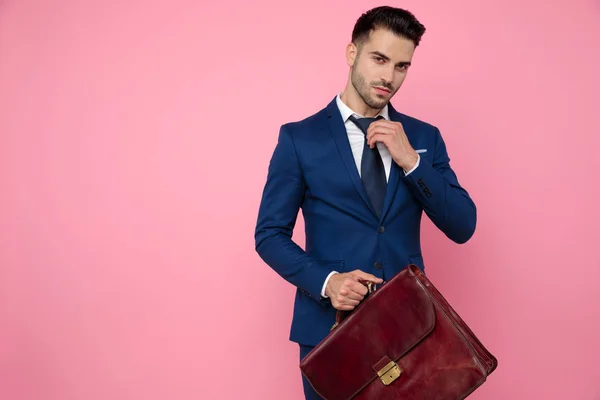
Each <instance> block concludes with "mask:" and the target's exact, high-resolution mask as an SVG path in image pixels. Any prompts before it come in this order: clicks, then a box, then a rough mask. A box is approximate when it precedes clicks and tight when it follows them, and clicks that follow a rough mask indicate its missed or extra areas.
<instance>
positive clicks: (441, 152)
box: [255, 98, 476, 346]
mask: <svg viewBox="0 0 600 400" xmlns="http://www.w3.org/2000/svg"><path fill="white" fill-rule="evenodd" d="M389 117H390V119H391V120H392V121H399V122H401V123H402V126H403V127H404V130H405V132H406V135H407V137H408V140H409V142H410V144H411V145H412V147H413V148H414V149H426V151H425V152H421V153H420V157H421V160H420V163H419V166H418V167H417V168H416V169H415V170H414V171H413V172H411V173H410V174H409V175H408V176H405V174H404V171H403V170H402V169H401V168H400V167H399V166H398V165H397V164H396V163H395V162H394V161H392V168H391V171H390V177H389V180H388V186H387V194H386V197H385V202H384V206H383V213H382V215H381V218H379V217H377V214H376V213H375V211H374V209H373V207H372V206H371V205H370V203H369V200H368V197H367V195H366V192H365V190H364V188H363V185H362V182H361V179H360V176H359V174H358V169H357V167H356V163H355V161H354V158H353V155H352V150H351V148H350V143H349V141H348V136H347V133H346V128H345V126H344V121H343V120H342V116H341V114H340V112H339V109H338V107H337V104H336V101H335V98H334V99H333V100H332V101H331V102H330V103H329V105H327V106H326V107H325V108H323V109H322V110H320V111H319V112H317V113H315V114H314V115H312V116H310V117H308V118H306V119H304V120H302V121H298V122H291V123H287V124H284V125H282V126H281V129H280V132H279V137H278V142H277V145H276V147H275V150H274V152H273V155H272V158H271V161H270V164H269V168H268V174H267V179H266V184H265V187H264V190H263V194H262V200H261V203H260V208H259V211H258V220H257V224H256V230H255V244H256V251H257V252H258V254H259V255H260V257H261V258H262V260H264V262H265V263H266V264H268V265H269V266H270V267H271V268H273V270H275V271H276V272H277V273H278V274H279V275H280V276H281V277H283V278H284V279H285V280H286V281H287V282H289V283H291V284H293V285H294V286H295V287H296V288H297V290H296V297H295V303H294V313H293V319H292V325H291V331H290V337H289V339H290V340H291V341H294V342H297V343H300V344H304V345H312V346H314V345H316V344H318V343H319V342H320V341H321V340H322V339H323V338H324V337H325V336H326V335H327V334H328V333H329V330H330V328H331V326H332V325H333V323H334V322H335V314H336V309H335V308H334V307H333V306H332V304H331V301H330V300H329V299H325V298H323V297H321V288H322V286H323V283H324V281H325V279H326V278H327V275H328V274H329V273H330V272H331V271H333V270H336V271H338V272H348V271H352V270H355V269H360V270H363V271H365V272H368V273H371V274H373V275H375V276H378V277H380V278H382V279H384V280H387V279H390V278H391V277H392V276H394V275H395V274H396V273H398V272H399V271H400V270H401V269H403V268H405V267H406V266H407V265H408V264H409V263H412V264H415V265H417V266H419V267H420V268H421V269H423V270H425V265H424V261H423V256H422V253H421V244H420V226H421V216H422V214H423V211H424V212H425V214H426V215H427V216H428V217H429V218H430V219H431V221H432V222H433V223H434V224H435V226H437V227H438V228H439V229H440V230H441V231H442V232H444V234H445V235H446V236H447V237H448V238H450V239H451V240H453V241H454V242H456V243H464V242H466V241H467V240H469V238H470V237H471V236H472V235H473V233H474V231H475V225H476V207H475V204H474V202H473V201H472V199H471V198H470V196H469V194H468V193H467V191H466V190H465V189H464V188H462V187H461V186H460V185H459V183H458V179H457V177H456V175H455V173H454V171H453V170H452V168H451V167H450V164H449V161H450V159H449V157H448V153H447V151H446V146H445V144H444V141H443V140H442V137H441V135H440V131H439V130H438V128H436V127H435V126H433V125H430V124H428V123H425V122H423V121H420V120H418V119H415V118H412V117H409V116H407V115H404V114H402V113H399V112H398V111H396V110H395V109H394V108H393V106H392V105H391V104H389ZM300 210H302V215H303V218H304V225H305V236H306V245H305V249H302V248H301V247H300V246H299V245H298V244H296V243H295V242H294V241H293V240H292V232H293V229H294V226H295V224H296V219H297V216H298V212H299V211H300Z"/></svg>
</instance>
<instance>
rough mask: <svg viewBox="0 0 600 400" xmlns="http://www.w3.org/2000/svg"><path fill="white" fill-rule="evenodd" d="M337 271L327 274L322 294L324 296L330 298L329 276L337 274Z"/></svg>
mask: <svg viewBox="0 0 600 400" xmlns="http://www.w3.org/2000/svg"><path fill="white" fill-rule="evenodd" d="M337 273H338V272H337V271H331V272H330V273H329V275H327V278H325V282H324V283H323V288H322V289H321V296H322V297H324V298H328V297H329V296H328V295H327V283H328V282H329V278H331V276H332V275H334V274H337Z"/></svg>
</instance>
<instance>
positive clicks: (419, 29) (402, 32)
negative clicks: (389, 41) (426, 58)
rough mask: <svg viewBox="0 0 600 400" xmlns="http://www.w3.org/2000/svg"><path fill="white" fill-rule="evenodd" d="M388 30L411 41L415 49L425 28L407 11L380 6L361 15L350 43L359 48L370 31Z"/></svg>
mask: <svg viewBox="0 0 600 400" xmlns="http://www.w3.org/2000/svg"><path fill="white" fill-rule="evenodd" d="M377 28H384V29H389V30H390V31H392V32H393V33H394V34H395V35H398V36H401V37H405V38H407V39H409V40H412V41H413V43H414V44H415V47H417V46H418V45H419V43H420V42H421V37H422V36H423V34H424V33H425V26H423V24H421V23H420V22H419V21H418V20H417V18H416V17H415V16H414V15H413V14H412V13H411V12H409V11H407V10H404V9H402V8H395V7H390V6H381V7H376V8H373V9H371V10H369V11H367V12H365V13H364V14H362V15H361V16H360V17H359V18H358V20H357V21H356V24H355V25H354V29H353V30H352V42H353V43H354V44H355V45H357V46H358V47H360V45H362V43H364V41H365V40H367V39H368V37H369V35H370V33H371V31H372V30H375V29H377Z"/></svg>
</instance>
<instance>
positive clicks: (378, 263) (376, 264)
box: [375, 261, 383, 269]
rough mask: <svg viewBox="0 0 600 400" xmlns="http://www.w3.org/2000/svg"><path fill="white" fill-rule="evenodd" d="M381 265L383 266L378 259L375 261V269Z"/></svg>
mask: <svg viewBox="0 0 600 400" xmlns="http://www.w3.org/2000/svg"><path fill="white" fill-rule="evenodd" d="M381 267H383V265H381V263H380V262H379V261H377V262H376V263H375V269H381Z"/></svg>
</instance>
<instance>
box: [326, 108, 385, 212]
mask: <svg viewBox="0 0 600 400" xmlns="http://www.w3.org/2000/svg"><path fill="white" fill-rule="evenodd" d="M327 122H328V124H329V130H330V132H331V135H332V136H333V140H334V141H335V144H336V146H337V148H338V151H339V152H340V156H341V157H342V161H344V166H345V167H346V171H347V172H348V174H349V175H350V179H351V180H352V183H353V184H354V187H355V188H356V191H357V192H358V194H359V195H360V197H361V198H362V199H363V201H364V202H365V204H366V206H367V207H368V208H369V210H371V212H372V213H373V215H374V216H375V217H377V212H376V211H375V209H374V208H373V206H372V205H371V202H370V201H369V198H368V197H367V192H366V191H365V188H364V186H363V183H362V180H361V179H360V175H359V174H358V170H357V168H356V163H355V161H354V156H353V155H352V149H351V148H350V142H349V141H348V134H347V133H346V127H345V125H344V121H343V120H342V116H341V114H340V111H339V109H338V108H337V104H336V99H335V98H334V99H333V101H331V102H330V103H329V105H328V106H327ZM388 195H389V193H388V194H387V195H386V197H387V196H388ZM382 215H383V214H382Z"/></svg>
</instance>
